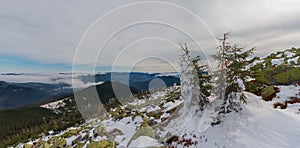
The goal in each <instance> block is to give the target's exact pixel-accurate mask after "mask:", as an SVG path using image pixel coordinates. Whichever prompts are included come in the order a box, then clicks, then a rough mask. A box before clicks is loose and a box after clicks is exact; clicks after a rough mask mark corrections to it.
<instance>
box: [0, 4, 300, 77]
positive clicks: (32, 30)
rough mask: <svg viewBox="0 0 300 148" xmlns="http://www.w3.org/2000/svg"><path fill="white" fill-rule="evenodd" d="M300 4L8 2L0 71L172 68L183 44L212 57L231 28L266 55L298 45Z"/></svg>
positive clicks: (1, 8) (1, 17) (0, 20)
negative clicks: (180, 45) (217, 38)
mask: <svg viewBox="0 0 300 148" xmlns="http://www.w3.org/2000/svg"><path fill="white" fill-rule="evenodd" d="M299 5H300V2H299V1H297V0H286V1H282V0H273V1H269V0H244V1H239V0H228V1H226V2H225V1H222V0H215V1H209V0H203V1H197V0H194V1H189V2H185V1H179V0H172V1H171V0H164V1H151V2H149V1H148V2H146V1H144V2H143V1H137V0H127V1H123V0H122V1H121V0H116V1H98V0H88V1H80V0H72V1H71V0H66V1H59V0H57V1H56V0H55V1H44V0H41V1H33V0H27V1H17V0H2V1H0V67H1V69H0V72H46V71H56V72H71V70H72V65H73V64H75V65H76V68H78V69H77V70H78V71H87V72H92V71H93V70H95V69H96V71H110V70H111V67H114V68H113V69H114V70H119V71H127V70H130V69H135V70H138V71H174V70H178V55H179V54H180V51H179V46H178V44H179V43H187V44H188V46H189V47H190V49H191V50H192V51H193V53H194V54H195V55H198V54H200V55H202V56H203V55H204V56H206V57H207V58H208V57H209V55H211V54H213V53H215V52H216V50H215V47H216V46H217V45H218V44H217V43H216V40H215V39H216V37H219V36H221V35H222V33H225V32H227V31H229V30H231V31H232V39H231V41H232V42H236V43H239V44H240V45H241V46H243V47H247V48H251V47H256V48H257V50H256V51H255V53H256V54H257V55H258V56H265V55H267V54H268V53H270V52H273V51H276V50H283V49H287V48H290V47H299V46H300V45H299V44H300V42H299V38H300V27H299V26H300V21H299V20H300V9H299V8H298V6H299ZM112 10H113V11H112ZM204 62H207V61H204ZM95 67H96V68H95Z"/></svg>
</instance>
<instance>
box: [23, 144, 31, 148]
mask: <svg viewBox="0 0 300 148" xmlns="http://www.w3.org/2000/svg"><path fill="white" fill-rule="evenodd" d="M32 147H33V144H27V143H26V144H24V148H32Z"/></svg>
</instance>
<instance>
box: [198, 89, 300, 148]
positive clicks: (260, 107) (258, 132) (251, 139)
mask: <svg viewBox="0 0 300 148" xmlns="http://www.w3.org/2000/svg"><path fill="white" fill-rule="evenodd" d="M246 96H247V98H248V104H247V105H244V107H243V110H242V111H241V112H240V113H231V114H229V115H228V116H226V117H225V119H224V121H223V123H221V125H217V126H215V127H210V128H209V129H208V130H207V131H206V132H205V133H204V134H205V135H206V137H207V139H208V140H207V142H203V143H201V144H200V145H201V146H202V147H264V148H268V147H269V148H275V147H294V148H296V147H299V145H300V141H299V137H300V115H299V114H296V113H293V112H290V111H289V110H274V109H273V106H272V105H271V104H270V103H268V102H264V101H262V100H261V99H260V97H258V96H255V95H253V94H250V93H246Z"/></svg>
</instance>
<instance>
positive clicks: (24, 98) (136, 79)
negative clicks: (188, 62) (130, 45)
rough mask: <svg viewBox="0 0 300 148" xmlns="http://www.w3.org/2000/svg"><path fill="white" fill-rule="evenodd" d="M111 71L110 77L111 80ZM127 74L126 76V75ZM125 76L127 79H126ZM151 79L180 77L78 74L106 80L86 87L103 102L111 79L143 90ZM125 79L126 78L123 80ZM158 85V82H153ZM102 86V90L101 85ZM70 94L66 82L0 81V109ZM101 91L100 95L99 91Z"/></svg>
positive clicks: (87, 80)
mask: <svg viewBox="0 0 300 148" xmlns="http://www.w3.org/2000/svg"><path fill="white" fill-rule="evenodd" d="M112 75H113V80H112ZM126 77H127V78H126ZM128 77H129V79H128ZM154 79H160V80H162V81H163V82H164V83H165V86H172V85H174V83H176V84H179V83H180V79H179V78H178V77H173V76H164V75H163V74H160V73H153V74H149V73H141V72H133V73H125V72H124V73H119V72H116V73H103V74H96V75H94V76H93V75H87V76H81V77H80V80H82V81H83V82H84V83H86V84H88V83H94V82H95V81H94V80H96V83H97V82H107V83H103V84H102V85H93V86H90V87H96V88H97V90H99V91H101V93H100V96H99V97H100V98H102V99H103V100H102V101H104V102H107V99H108V97H110V98H111V97H115V96H114V95H113V94H112V87H111V86H109V85H111V82H112V81H113V82H119V83H122V85H124V87H125V86H126V87H130V88H131V90H133V91H132V92H134V93H136V92H137V91H145V90H148V89H149V84H150V82H151V81H152V80H154ZM126 80H129V82H126ZM157 87H158V86H157ZM98 88H105V89H104V90H105V92H104V91H102V89H98ZM72 94H73V89H72V88H71V86H70V85H69V84H65V83H59V84H47V83H38V82H28V83H9V82H5V81H0V109H9V108H17V107H22V106H26V105H31V104H38V103H41V102H49V101H51V100H56V99H57V98H61V97H63V96H69V95H72ZM102 94H103V95H102ZM106 95H107V96H106Z"/></svg>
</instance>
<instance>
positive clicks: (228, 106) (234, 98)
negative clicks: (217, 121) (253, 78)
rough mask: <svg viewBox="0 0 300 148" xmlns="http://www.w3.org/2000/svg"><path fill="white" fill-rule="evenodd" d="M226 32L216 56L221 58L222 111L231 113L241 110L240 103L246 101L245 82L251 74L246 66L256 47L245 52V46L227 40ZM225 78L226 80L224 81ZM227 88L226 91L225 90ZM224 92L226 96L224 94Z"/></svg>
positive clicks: (227, 34)
mask: <svg viewBox="0 0 300 148" xmlns="http://www.w3.org/2000/svg"><path fill="white" fill-rule="evenodd" d="M229 35H230V34H229V33H226V34H224V35H223V38H222V39H220V42H221V45H220V46H219V54H218V55H217V56H216V57H218V59H219V60H220V62H219V67H220V78H219V80H220V81H221V82H220V85H221V86H220V93H219V94H220V95H221V96H220V98H221V99H223V100H224V102H223V104H222V106H221V110H220V113H229V112H231V111H239V110H240V103H241V102H243V103H246V97H245V95H244V93H243V91H244V90H245V85H244V84H245V82H246V80H245V79H246V78H247V76H250V70H249V69H247V68H246V65H247V63H249V61H248V60H249V57H250V56H251V55H252V54H253V51H254V49H255V48H251V49H249V50H247V51H245V52H243V51H242V50H243V49H244V48H241V47H239V46H238V45H237V44H233V45H231V44H230V43H228V42H227V40H228V36H229ZM223 79H225V81H222V80H223ZM224 82H225V84H224ZM224 88H225V92H223V91H224ZM223 94H224V97H223V96H222V95H223Z"/></svg>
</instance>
